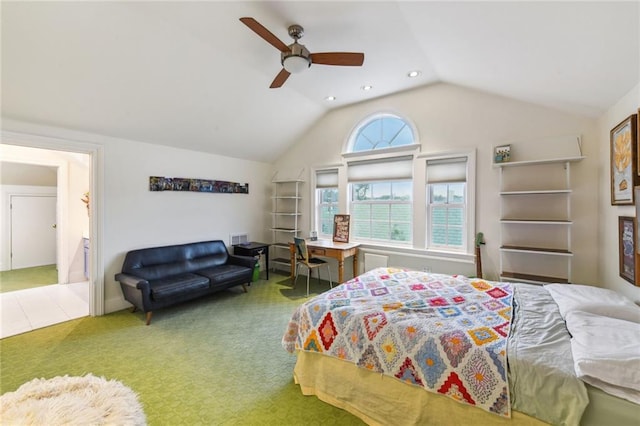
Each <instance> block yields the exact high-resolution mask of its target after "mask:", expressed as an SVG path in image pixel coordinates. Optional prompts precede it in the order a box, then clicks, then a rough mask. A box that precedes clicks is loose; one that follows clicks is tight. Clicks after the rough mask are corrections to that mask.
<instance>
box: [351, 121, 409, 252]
mask: <svg viewBox="0 0 640 426" xmlns="http://www.w3.org/2000/svg"><path fill="white" fill-rule="evenodd" d="M415 135H416V132H415V131H414V128H413V126H412V125H411V124H410V123H409V122H408V121H407V120H405V119H403V118H401V117H399V116H397V115H394V114H389V113H381V114H376V115H374V116H370V117H368V118H366V119H365V120H363V121H362V122H361V123H360V125H358V126H357V127H356V128H355V129H354V131H353V132H352V134H351V137H350V140H349V144H348V147H347V151H348V154H347V155H346V156H347V157H348V158H349V160H347V181H348V184H349V188H348V193H347V197H348V198H347V199H348V205H349V214H350V215H351V234H352V235H353V238H354V240H356V241H358V240H359V241H371V242H379V243H385V242H386V243H394V244H402V245H405V244H411V242H412V240H413V232H412V231H413V215H412V211H413V155H412V154H409V155H407V154H408V153H407V152H406V151H412V150H414V149H415V148H416V146H417V143H416V137H415Z"/></svg>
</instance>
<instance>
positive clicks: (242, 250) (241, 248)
mask: <svg viewBox="0 0 640 426" xmlns="http://www.w3.org/2000/svg"><path fill="white" fill-rule="evenodd" d="M269 245H270V244H265V243H258V242H255V241H251V242H249V243H245V244H236V245H234V246H233V254H237V255H239V256H260V255H264V259H265V265H266V269H267V281H268V280H269Z"/></svg>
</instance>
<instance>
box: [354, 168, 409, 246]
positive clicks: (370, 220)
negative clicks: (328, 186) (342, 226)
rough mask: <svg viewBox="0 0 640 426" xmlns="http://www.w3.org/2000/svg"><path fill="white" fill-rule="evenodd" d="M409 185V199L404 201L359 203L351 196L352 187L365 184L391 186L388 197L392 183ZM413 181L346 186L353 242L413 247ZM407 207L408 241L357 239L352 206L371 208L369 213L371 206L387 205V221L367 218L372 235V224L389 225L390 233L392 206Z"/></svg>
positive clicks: (387, 181) (386, 181) (376, 182)
mask: <svg viewBox="0 0 640 426" xmlns="http://www.w3.org/2000/svg"><path fill="white" fill-rule="evenodd" d="M406 182H408V183H410V184H411V198H410V199H409V200H408V201H406V200H393V199H390V200H375V199H372V200H360V201H354V199H353V194H354V185H359V184H366V185H373V184H378V183H389V184H390V185H391V187H390V190H391V191H390V195H393V184H394V183H406ZM414 185H415V183H414V180H413V178H412V179H411V180H407V179H405V180H382V181H362V182H349V184H348V186H347V194H348V195H347V196H348V201H347V202H348V206H349V213H350V214H351V216H352V217H351V229H352V231H351V235H352V236H353V238H354V241H358V242H366V243H374V244H393V245H402V246H411V247H412V246H413V216H414V214H413V208H414V202H413V192H414ZM407 204H408V205H409V206H410V210H411V219H410V221H409V222H408V224H409V229H410V235H409V240H408V241H402V240H394V239H392V238H389V239H377V238H373V237H370V238H363V237H360V238H357V236H356V233H355V226H356V223H357V220H355V217H354V215H353V210H354V205H368V206H371V211H373V206H375V205H388V206H389V217H388V220H387V221H382V220H374V219H373V218H372V217H371V216H370V217H369V220H368V223H369V226H370V234H373V232H372V230H373V227H372V224H373V223H374V222H384V223H388V224H389V232H391V229H392V224H393V222H392V221H391V216H390V215H391V209H392V207H391V206H393V205H407ZM401 223H407V222H401Z"/></svg>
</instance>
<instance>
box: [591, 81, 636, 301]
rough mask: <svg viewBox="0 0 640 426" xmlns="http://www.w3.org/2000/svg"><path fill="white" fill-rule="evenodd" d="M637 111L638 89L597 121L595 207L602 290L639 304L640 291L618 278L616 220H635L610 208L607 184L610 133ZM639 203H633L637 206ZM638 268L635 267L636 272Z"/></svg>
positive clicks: (628, 211) (628, 210)
mask: <svg viewBox="0 0 640 426" xmlns="http://www.w3.org/2000/svg"><path fill="white" fill-rule="evenodd" d="M638 108H640V85H638V86H636V87H635V88H633V89H632V90H631V91H629V93H627V94H626V95H625V96H623V97H622V98H621V99H620V100H619V101H618V102H617V103H616V104H615V105H614V106H612V107H611V108H610V109H609V110H608V111H607V112H606V114H604V115H603V116H602V117H600V118H599V119H598V148H599V159H598V192H599V193H600V203H599V205H598V210H599V212H598V213H599V217H600V226H599V230H598V247H599V252H600V255H599V263H600V279H599V280H598V281H599V282H598V284H599V285H600V286H601V287H606V288H610V289H613V290H616V291H618V292H620V293H623V294H625V295H626V296H628V297H630V298H631V299H633V300H635V301H640V287H635V286H633V285H631V284H630V283H629V282H628V281H626V280H624V279H623V278H620V273H619V267H618V216H635V215H636V214H635V208H634V206H612V205H611V181H610V179H611V178H610V176H611V175H610V173H611V167H610V163H609V162H610V159H611V155H610V133H609V132H610V131H611V129H613V128H614V127H615V126H616V125H618V123H620V122H621V121H622V120H624V119H625V118H627V117H628V116H630V115H631V114H636V113H637V112H638ZM638 202H640V200H636V203H638ZM638 267H640V265H636V268H638Z"/></svg>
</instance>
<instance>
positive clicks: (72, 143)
mask: <svg viewBox="0 0 640 426" xmlns="http://www.w3.org/2000/svg"><path fill="white" fill-rule="evenodd" d="M1 134H2V143H3V144H7V145H16V146H23V147H29V148H40V149H47V150H55V151H66V152H76V153H81V154H87V155H89V157H90V170H89V174H90V176H89V181H90V184H89V191H90V193H91V203H90V204H89V232H90V236H91V238H90V241H89V250H90V260H89V264H90V265H89V315H91V316H100V315H104V262H103V256H102V250H103V243H102V241H103V232H104V231H103V230H104V220H103V213H102V212H103V207H102V206H103V205H104V204H103V203H104V201H103V197H104V148H103V146H102V145H98V144H95V143H89V142H81V141H77V140H72V139H70V138H65V139H62V138H55V137H48V136H41V135H35V134H27V133H17V132H10V131H4V130H3V131H2V132H1ZM3 160H5V161H12V160H11V159H10V158H4V157H3ZM14 162H15V160H14ZM20 162H21V163H28V161H25V160H24V159H21V160H20ZM43 163H45V161H34V162H32V163H31V164H40V165H47V164H43ZM57 166H58V185H57V188H58V189H57V194H58V203H59V205H63V206H66V205H68V202H69V194H68V191H67V188H68V185H67V182H68V179H69V174H68V170H67V166H66V164H63V165H57ZM57 211H58V213H57V215H58V233H59V234H58V235H64V234H62V232H64V230H66V228H67V226H68V223H67V220H66V218H65V216H66V215H60V213H59V212H60V209H57ZM59 240H61V241H60V242H59V243H58V249H59V250H58V253H57V256H58V259H61V258H65V259H64V262H60V263H59V270H63V271H66V272H65V274H67V278H68V269H69V268H68V266H67V260H66V256H63V255H62V253H66V252H67V246H68V243H67V241H66V238H59ZM63 265H64V267H63ZM61 282H66V280H65V281H61Z"/></svg>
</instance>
